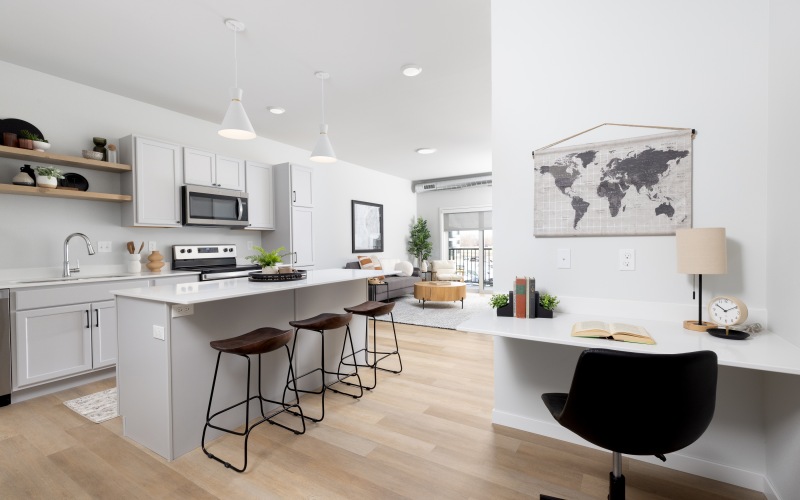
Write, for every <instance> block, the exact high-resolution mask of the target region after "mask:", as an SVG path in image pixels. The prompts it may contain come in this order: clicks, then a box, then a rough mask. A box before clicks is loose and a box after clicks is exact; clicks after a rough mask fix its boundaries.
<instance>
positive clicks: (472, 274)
mask: <svg viewBox="0 0 800 500" xmlns="http://www.w3.org/2000/svg"><path fill="white" fill-rule="evenodd" d="M480 251H481V250H480V248H477V247H466V248H451V249H449V251H448V257H447V258H448V259H450V260H454V261H456V268H457V269H459V270H460V271H462V273H463V275H464V282H466V283H474V284H478V276H479V273H480V272H481V269H480V260H479V259H478V257H479V256H480ZM493 262H494V261H493V260H492V249H491V248H484V249H483V285H484V286H492V284H493V282H494V264H493Z"/></svg>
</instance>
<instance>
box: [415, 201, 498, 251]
mask: <svg viewBox="0 0 800 500" xmlns="http://www.w3.org/2000/svg"><path fill="white" fill-rule="evenodd" d="M487 206H488V207H490V206H492V188H491V187H473V188H465V189H449V190H444V191H429V192H427V193H419V194H418V195H417V216H418V217H422V218H423V219H425V220H426V221H428V229H430V230H431V243H433V254H431V257H430V260H436V259H442V258H443V257H442V251H441V249H442V226H441V220H440V218H439V211H440V210H441V209H443V208H464V207H487Z"/></svg>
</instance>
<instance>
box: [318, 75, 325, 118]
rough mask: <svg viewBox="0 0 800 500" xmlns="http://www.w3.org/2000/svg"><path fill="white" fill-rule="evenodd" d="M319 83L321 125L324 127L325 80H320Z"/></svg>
mask: <svg viewBox="0 0 800 500" xmlns="http://www.w3.org/2000/svg"><path fill="white" fill-rule="evenodd" d="M319 81H320V83H321V85H320V89H321V91H320V94H321V95H322V124H323V125H325V79H324V78H320V79H319Z"/></svg>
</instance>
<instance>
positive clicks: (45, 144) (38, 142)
mask: <svg viewBox="0 0 800 500" xmlns="http://www.w3.org/2000/svg"><path fill="white" fill-rule="evenodd" d="M19 135H20V136H21V137H22V139H24V140H26V141H31V147H25V149H34V150H36V151H41V152H45V151H47V150H48V149H50V142H49V141H48V140H47V139H43V138H41V137H39V136H38V135H36V134H34V133H32V132H31V131H29V130H20V131H19ZM26 145H27V142H26ZM20 147H22V146H20Z"/></svg>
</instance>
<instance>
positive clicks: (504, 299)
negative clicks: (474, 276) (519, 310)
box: [489, 293, 514, 317]
mask: <svg viewBox="0 0 800 500" xmlns="http://www.w3.org/2000/svg"><path fill="white" fill-rule="evenodd" d="M489 305H490V306H492V307H493V308H495V309H497V315H498V316H506V317H511V316H512V315H513V314H514V308H513V307H512V305H511V302H510V301H509V300H508V295H506V294H504V293H496V294H494V295H492V297H491V298H490V299H489Z"/></svg>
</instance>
